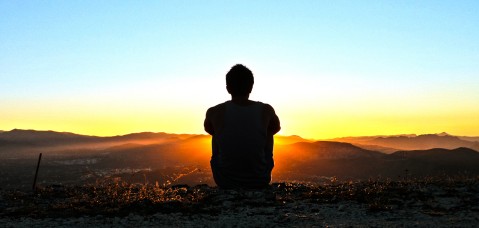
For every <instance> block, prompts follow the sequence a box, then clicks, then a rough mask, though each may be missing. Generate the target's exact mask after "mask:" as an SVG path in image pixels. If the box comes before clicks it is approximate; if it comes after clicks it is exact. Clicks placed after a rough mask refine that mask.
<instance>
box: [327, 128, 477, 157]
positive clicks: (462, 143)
mask: <svg viewBox="0 0 479 228" xmlns="http://www.w3.org/2000/svg"><path fill="white" fill-rule="evenodd" d="M334 141H339V142H349V143H353V144H355V145H357V146H360V147H361V146H364V148H371V146H379V147H384V148H388V152H389V153H390V152H392V150H393V149H396V150H428V149H432V148H445V149H455V148H459V147H467V148H470V149H473V150H477V151H479V142H475V141H469V140H464V139H461V138H460V137H457V136H452V135H449V134H447V133H444V132H443V133H439V134H425V135H398V136H369V137H346V138H337V139H334ZM378 149H379V150H381V149H380V148H378Z"/></svg>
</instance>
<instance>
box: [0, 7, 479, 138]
mask: <svg viewBox="0 0 479 228" xmlns="http://www.w3.org/2000/svg"><path fill="white" fill-rule="evenodd" d="M478 10H479V3H478V2H475V1H459V2H458V1H440V2H437V1H419V2H418V1H401V2H394V1H358V2H351V1H337V2H336V1H335V2H323V1H294V2H293V1H291V2H287V1H284V2H283V1H282V2H277V1H260V2H254V3H253V2H241V1H238V2H235V3H231V2H222V1H191V2H188V3H186V2H183V3H175V2H164V1H146V2H141V3H139V2H135V3H133V2H128V1H124V2H123V1H122V2H117V1H101V2H97V1H48V2H38V1H2V2H0V15H2V17H1V18H0V34H1V35H0V130H11V129H14V128H18V129H36V130H54V131H67V132H75V133H79V134H88V135H98V136H111V135H121V134H127V133H132V132H145V131H150V132H169V133H192V134H206V133H205V132H204V130H203V120H204V117H205V111H206V109H207V108H208V107H211V106H213V105H216V104H218V103H221V102H224V101H226V100H228V99H229V98H230V97H229V95H228V94H227V92H226V89H225V74H226V72H227V71H228V70H229V68H230V67H231V66H232V65H234V64H236V63H242V64H244V65H246V66H248V67H249V68H250V69H251V70H252V71H253V73H254V75H255V85H254V88H253V92H252V94H251V97H250V98H251V99H252V100H258V101H262V102H265V103H269V104H271V105H272V106H273V107H274V108H275V110H276V113H277V114H278V116H279V118H280V120H281V125H282V130H281V131H280V132H279V134H280V135H300V136H302V137H303V138H308V139H328V138H334V137H342V136H360V135H393V134H404V133H416V134H425V133H439V132H448V133H451V134H454V135H479V118H478V117H479V92H478V91H479V64H477V63H478V62H479V42H478V40H479V30H478V29H477V28H479V14H477V11H478ZM285 15H288V16H285Z"/></svg>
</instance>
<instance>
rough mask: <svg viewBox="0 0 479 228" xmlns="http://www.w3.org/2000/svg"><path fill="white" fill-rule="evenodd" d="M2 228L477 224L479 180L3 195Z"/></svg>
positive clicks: (110, 186) (53, 189)
mask: <svg viewBox="0 0 479 228" xmlns="http://www.w3.org/2000/svg"><path fill="white" fill-rule="evenodd" d="M0 224H1V225H0V226H2V227H32V226H52V227H58V226H65V227H86V226H90V227H93V226H95V227H97V226H99V227H116V226H128V227H137V226H140V227H148V226H152V227H157V226H168V227H171V226H173V227H218V226H220V227H235V226H238V227H245V226H246V227H249V226H253V227H281V226H285V227H291V226H297V227H304V226H307V227H311V226H319V227H323V226H340V227H341V226H350V225H353V226H368V227H370V226H376V227H385V226H388V227H389V226H393V227H396V226H428V227H430V226H436V227H450V226H453V227H457V226H460V227H474V226H477V224H479V177H475V178H465V177H455V178H452V177H441V178H439V177H438V178H421V179H403V180H398V181H388V180H369V181H360V182H337V181H336V180H335V179H332V180H331V181H330V182H329V183H322V184H301V183H275V184H272V185H271V188H270V189H268V190H263V191H245V190H221V189H218V188H215V187H209V186H207V185H197V186H193V187H191V186H187V185H176V186H169V187H167V186H160V185H158V184H153V185H151V184H148V185H145V184H142V185H140V184H128V183H126V182H116V183H115V182H108V183H97V184H91V185H83V186H77V185H76V186H75V185H73V186H63V185H53V186H45V187H42V188H39V189H38V190H37V191H36V192H32V191H24V190H22V191H19V190H11V189H10V190H2V191H1V195H0Z"/></svg>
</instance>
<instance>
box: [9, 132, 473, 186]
mask: <svg viewBox="0 0 479 228" xmlns="http://www.w3.org/2000/svg"><path fill="white" fill-rule="evenodd" d="M343 139H344V138H343ZM348 140H352V141H354V140H355V139H354V138H352V139H348ZM360 140H361V142H367V143H372V142H374V143H378V144H383V145H392V146H396V147H401V146H402V147H429V146H434V147H440V146H446V145H447V146H452V145H462V144H463V143H469V144H468V145H470V146H472V147H474V146H475V145H476V144H477V142H470V141H465V140H461V139H459V138H458V137H455V136H450V135H446V134H442V135H420V136H411V135H409V136H394V137H363V138H361V139H360ZM357 141H358V140H356V141H355V142H357ZM436 142H438V143H437V145H436V144H435V143H436ZM358 145H359V144H356V145H353V144H351V143H347V142H335V141H315V142H312V141H308V140H306V139H303V138H301V137H299V136H277V137H276V144H275V150H274V159H275V168H274V170H273V180H274V181H318V180H321V179H324V178H329V177H332V176H336V177H338V178H343V179H356V178H358V179H364V178H369V177H377V176H381V177H389V178H397V177H398V176H404V173H405V170H408V174H410V175H415V176H428V175H442V174H462V173H465V172H467V173H469V174H479V158H478V157H479V156H478V154H479V153H478V152H476V151H474V150H472V149H469V148H466V147H464V146H460V147H459V148H453V149H447V148H446V149H427V150H403V151H400V152H394V153H392V150H394V149H393V148H389V147H387V148H385V147H384V146H380V145H366V146H365V145H359V146H358ZM376 150H390V151H389V153H392V154H390V155H388V154H386V153H381V152H378V151H376ZM39 152H42V153H44V158H43V159H44V160H43V161H42V164H43V166H42V167H43V168H42V172H44V175H46V176H48V177H51V179H50V180H51V181H52V182H53V181H58V180H61V181H62V182H64V183H65V181H71V182H75V181H82V180H89V181H94V180H95V178H97V177H98V176H101V177H112V178H113V177H118V178H127V177H128V175H130V174H128V173H132V172H133V173H135V172H142V174H141V175H140V176H138V175H136V176H135V177H134V178H137V179H138V178H140V180H142V179H141V178H142V177H143V175H144V176H145V178H146V176H148V177H149V178H150V180H163V181H164V180H178V178H177V176H182V177H184V176H187V177H188V178H189V179H188V181H189V182H188V183H194V181H195V180H197V179H201V180H202V181H203V182H201V183H206V182H207V181H210V182H208V183H211V180H212V179H211V172H210V171H209V160H210V157H211V136H209V135H188V134H182V135H178V134H168V133H152V132H143V133H134V134H128V135H123V136H112V137H96V136H85V135H77V134H72V133H63V132H53V131H32V130H13V131H8V132H1V133H0V159H2V162H3V163H2V166H0V177H2V178H4V179H7V180H8V183H11V184H12V185H14V184H16V183H17V182H18V178H19V177H22V178H20V179H22V180H24V181H23V182H24V185H25V186H26V185H28V182H30V181H31V178H32V177H31V172H32V170H34V168H35V167H34V166H35V164H36V163H35V159H37V158H38V153H39ZM145 170H146V171H145ZM148 170H149V171H148ZM185 170H186V171H185ZM192 170H196V171H194V172H195V173H194V174H191V173H192V172H193V171H192ZM199 170H202V171H201V172H200V171H199ZM203 170H204V171H203ZM19 173H22V174H21V175H20V174H19ZM184 173H188V175H185V174H184ZM127 174H128V175H127ZM22 175H23V176H22ZM132 175H133V174H132ZM195 175H196V176H195ZM44 179H45V178H44ZM181 180H185V179H181ZM3 181H5V180H3ZM177 183H179V182H177Z"/></svg>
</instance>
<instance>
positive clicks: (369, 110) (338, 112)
mask: <svg viewBox="0 0 479 228" xmlns="http://www.w3.org/2000/svg"><path fill="white" fill-rule="evenodd" d="M267 82H268V80H266V79H264V80H258V82H256V84H255V89H257V91H255V90H254V91H253V94H252V96H251V99H253V100H259V101H263V102H266V103H269V104H271V105H273V107H274V108H275V110H276V113H277V114H278V116H279V117H280V120H281V125H282V130H281V131H280V133H279V134H281V135H299V136H301V137H303V138H308V139H329V138H335V137H344V136H365V135H393V134H405V133H407V134H409V133H416V134H426V133H439V132H444V131H445V132H448V133H450V134H454V135H469V136H472V135H479V119H478V118H477V117H478V116H479V103H477V100H476V99H475V98H474V97H470V98H469V99H464V98H463V97H464V96H462V95H461V94H460V93H459V92H457V91H453V92H454V93H448V94H421V93H414V92H407V93H393V92H391V93H389V96H387V97H385V96H380V94H374V93H372V94H362V93H361V89H358V88H354V87H351V86H345V87H344V88H342V90H341V91H338V89H337V88H328V83H330V82H328V81H323V82H322V83H323V85H324V84H326V86H323V87H321V89H318V88H317V87H318V86H317V85H318V84H321V83H320V82H316V81H313V82H312V83H307V84H303V85H302V86H301V85H300V83H299V82H291V83H289V84H288V80H285V79H284V78H283V79H282V78H281V77H279V79H278V80H277V82H278V83H276V84H274V86H273V85H271V84H268V83H267ZM192 83H193V84H196V85H200V84H201V82H200V81H193V82H192ZM208 83H209V82H208ZM333 85H336V84H333ZM156 86H157V85H156V83H151V85H147V84H140V85H138V86H135V87H132V88H130V90H126V89H124V88H117V89H116V91H115V90H113V91H104V92H103V93H102V94H92V95H91V96H90V97H81V98H70V99H69V100H68V99H60V98H58V99H52V100H49V101H36V100H34V99H33V98H32V100H28V101H25V102H21V103H18V102H8V101H2V102H1V103H0V105H1V107H2V110H1V113H0V130H11V129H14V128H19V129H37V130H54V131H68V132H74V133H79V134H87V135H98V136H111V135H121V134H128V133H133V132H144V131H151V132H168V133H191V134H206V133H205V132H204V130H203V120H204V115H205V112H206V109H207V108H208V107H210V106H213V105H215V104H217V103H220V102H223V101H226V100H227V99H228V94H227V93H226V90H225V89H224V85H223V84H222V83H219V82H218V83H216V84H214V85H212V87H215V89H214V90H208V89H205V88H202V87H200V86H196V87H195V86H193V85H191V84H188V85H187V86H183V85H182V84H172V85H169V86H171V89H170V90H166V89H165V88H166V87H162V88H161V89H158V88H156ZM172 91H176V92H172ZM178 91H180V92H182V91H183V92H184V93H180V92H178ZM285 91H287V92H285ZM85 100H88V102H86V101H85Z"/></svg>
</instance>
